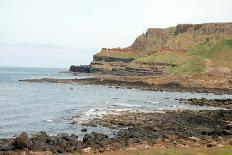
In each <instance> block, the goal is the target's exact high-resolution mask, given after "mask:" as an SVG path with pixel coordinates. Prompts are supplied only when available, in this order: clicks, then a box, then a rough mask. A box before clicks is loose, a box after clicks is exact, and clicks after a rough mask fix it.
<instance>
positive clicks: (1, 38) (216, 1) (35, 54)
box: [0, 0, 232, 68]
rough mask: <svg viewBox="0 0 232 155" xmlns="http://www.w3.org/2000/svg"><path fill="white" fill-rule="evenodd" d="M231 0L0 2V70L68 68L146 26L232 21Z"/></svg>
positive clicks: (130, 40)
mask: <svg viewBox="0 0 232 155" xmlns="http://www.w3.org/2000/svg"><path fill="white" fill-rule="evenodd" d="M231 6H232V0H0V66H3V67H4V66H17V67H49V68H51V67H55V68H57V67H58V68H68V67H69V66H70V65H72V64H76V65H80V64H89V63H90V62H91V60H92V55H93V54H95V53H97V52H99V51H100V50H101V48H102V47H107V48H113V47H127V46H130V45H131V44H132V43H133V41H134V40H135V38H136V37H137V36H138V35H140V34H142V33H143V32H145V31H146V29H147V28H152V27H158V28H165V27H170V26H175V25H177V24H184V23H209V22H232V9H231Z"/></svg>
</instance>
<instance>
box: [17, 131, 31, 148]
mask: <svg viewBox="0 0 232 155" xmlns="http://www.w3.org/2000/svg"><path fill="white" fill-rule="evenodd" d="M31 144H32V143H31V140H30V138H29V136H28V134H27V133H26V132H23V133H21V134H20V135H19V136H18V137H17V138H16V139H15V140H14V142H13V146H14V148H15V149H19V150H22V149H28V148H29V147H30V146H31Z"/></svg>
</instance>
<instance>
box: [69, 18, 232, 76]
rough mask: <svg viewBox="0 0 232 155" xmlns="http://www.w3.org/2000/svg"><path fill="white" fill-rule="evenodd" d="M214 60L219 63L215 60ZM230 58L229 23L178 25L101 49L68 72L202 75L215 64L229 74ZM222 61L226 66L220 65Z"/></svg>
mask: <svg viewBox="0 0 232 155" xmlns="http://www.w3.org/2000/svg"><path fill="white" fill-rule="evenodd" d="M199 51H200V52H199ZM209 55H213V56H212V57H209ZM217 57H220V60H221V61H217V60H218V58H217ZM224 57H226V59H224ZM231 58H232V22H230V23H206V24H179V25H177V26H176V27H170V28H164V29H161V28H150V29H148V30H147V32H146V33H145V34H142V35H140V36H139V37H137V38H136V40H135V42H134V43H133V44H132V45H131V46H130V47H128V48H124V49H117V48H114V49H106V48H103V49H102V50H101V51H100V53H97V54H95V55H94V56H93V61H92V62H91V64H90V65H89V66H72V67H71V68H70V70H71V71H77V72H90V73H92V72H94V73H104V74H105V73H107V74H114V75H159V76H160V75H162V74H164V73H181V74H182V73H201V72H204V71H208V70H212V68H216V67H215V66H216V63H215V62H217V66H220V67H223V68H219V70H227V71H228V70H229V72H230V70H231V69H228V68H232V64H231V62H232V60H230V59H231ZM221 62H225V63H223V65H222V63H221ZM88 67H89V68H88ZM231 72H232V71H231Z"/></svg>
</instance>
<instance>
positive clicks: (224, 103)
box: [179, 98, 232, 109]
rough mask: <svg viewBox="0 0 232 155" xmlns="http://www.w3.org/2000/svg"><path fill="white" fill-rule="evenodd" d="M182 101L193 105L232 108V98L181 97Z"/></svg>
mask: <svg viewBox="0 0 232 155" xmlns="http://www.w3.org/2000/svg"><path fill="white" fill-rule="evenodd" d="M179 101H180V103H186V104H191V105H199V106H213V107H220V108H226V109H232V99H229V98H227V99H206V98H201V99H196V98H191V99H179Z"/></svg>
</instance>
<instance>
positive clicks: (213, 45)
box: [136, 40, 232, 74]
mask: <svg viewBox="0 0 232 155" xmlns="http://www.w3.org/2000/svg"><path fill="white" fill-rule="evenodd" d="M136 61H139V62H161V63H170V64H176V65H177V66H175V67H166V69H165V71H166V73H168V74H185V73H190V74H196V73H201V72H205V71H206V69H207V68H206V66H207V64H208V63H209V62H210V66H211V67H229V68H231V67H232V40H219V41H218V40H217V41H205V42H204V43H201V44H199V45H197V46H196V47H195V48H193V49H191V50H189V51H188V52H187V53H186V54H178V53H175V52H164V53H160V54H154V55H150V56H146V57H141V58H138V59H136Z"/></svg>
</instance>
